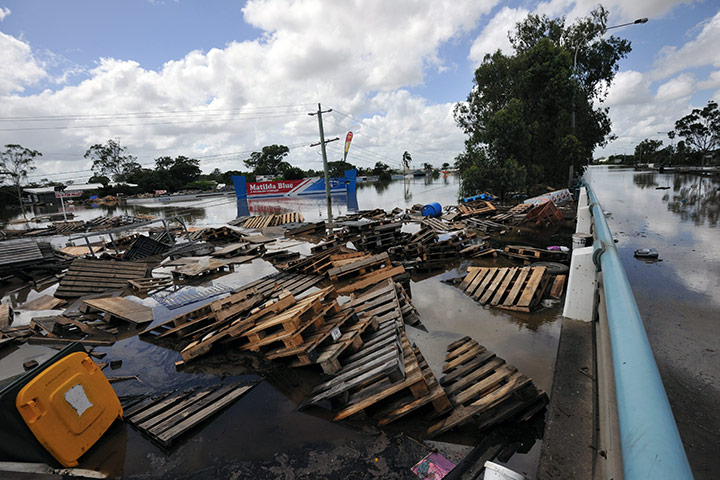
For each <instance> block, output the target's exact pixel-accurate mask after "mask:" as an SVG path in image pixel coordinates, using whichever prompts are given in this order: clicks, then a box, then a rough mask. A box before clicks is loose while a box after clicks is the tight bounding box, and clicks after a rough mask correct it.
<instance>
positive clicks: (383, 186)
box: [373, 181, 392, 194]
mask: <svg viewBox="0 0 720 480" xmlns="http://www.w3.org/2000/svg"><path fill="white" fill-rule="evenodd" d="M391 183H392V181H388V182H374V183H373V187H375V192H376V193H378V194H381V193H383V192H384V191H385V190H387V189H388V188H389V187H390V184H391Z"/></svg>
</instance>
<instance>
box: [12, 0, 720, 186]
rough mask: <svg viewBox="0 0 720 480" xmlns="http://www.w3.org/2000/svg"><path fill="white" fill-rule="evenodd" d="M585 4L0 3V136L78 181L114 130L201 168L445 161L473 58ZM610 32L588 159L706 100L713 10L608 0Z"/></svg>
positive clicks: (655, 0)
mask: <svg viewBox="0 0 720 480" xmlns="http://www.w3.org/2000/svg"><path fill="white" fill-rule="evenodd" d="M597 5H598V3H597V2H596V1H586V0H548V1H546V2H531V1H512V2H502V1H499V0H427V1H422V0H393V1H391V2H389V1H386V0H385V1H383V0H363V1H360V0H355V1H341V2H338V1H329V0H327V1H326V0H249V1H247V2H244V3H243V2H239V1H230V0H203V1H200V0H194V1H191V0H125V1H123V2H117V1H109V0H74V1H70V2H58V1H55V0H15V1H9V0H0V145H5V144H10V143H13V144H21V145H23V146H25V147H29V148H32V149H35V150H38V151H40V152H42V154H43V156H42V157H41V158H40V159H39V160H38V161H37V162H36V163H37V165H38V169H37V170H36V171H35V172H33V173H32V174H31V175H30V177H29V179H30V181H39V180H41V179H43V178H48V179H51V180H56V181H64V180H72V181H74V182H75V183H79V182H82V181H85V180H87V178H88V177H89V171H90V167H91V162H90V161H89V160H87V159H85V158H83V155H84V153H85V152H86V150H87V149H88V148H89V147H90V146H91V145H93V144H96V143H104V142H106V141H107V140H108V139H111V138H112V139H115V140H117V141H119V142H120V144H121V145H123V146H126V147H127V151H128V153H130V154H132V155H135V156H136V157H137V159H138V161H139V162H140V163H141V164H142V165H146V166H152V165H153V164H154V159H155V158H157V157H160V156H166V155H169V156H176V155H186V156H190V157H194V158H197V159H199V160H200V161H201V167H202V169H203V170H204V171H206V172H209V171H211V170H213V169H214V168H220V169H221V170H230V169H238V170H240V169H245V167H244V165H243V162H242V161H243V160H244V159H246V158H248V157H249V154H250V153H251V152H253V151H258V150H260V149H261V148H262V147H263V146H265V145H271V144H282V145H287V146H288V147H290V153H289V155H288V158H287V160H288V161H289V162H290V163H292V164H293V165H296V166H299V167H302V168H304V169H308V168H312V169H315V170H319V169H321V168H322V157H321V155H320V149H319V147H310V144H311V143H315V142H318V140H319V133H318V123H317V117H316V116H309V115H308V113H310V112H314V111H317V108H318V103H320V104H321V105H322V108H323V110H329V109H332V111H331V112H327V113H324V114H323V120H324V130H325V135H326V139H332V138H336V137H339V138H340V141H335V142H332V143H329V144H328V145H327V147H328V157H329V158H328V159H329V160H330V161H333V160H340V159H341V158H342V154H343V143H344V142H343V139H344V137H345V134H346V133H347V132H348V131H353V133H354V138H353V144H352V146H351V148H350V153H349V155H348V161H350V162H352V163H354V164H355V165H357V166H362V167H372V166H373V165H374V164H375V163H376V162H378V161H382V162H385V163H387V164H389V165H391V166H392V167H396V168H397V167H399V166H400V162H401V158H402V154H403V152H404V151H408V152H410V153H411V155H412V158H413V165H415V166H420V165H421V164H422V163H424V162H429V163H431V164H433V165H435V166H440V165H441V164H442V163H444V162H448V163H453V161H454V158H455V157H456V156H457V154H458V153H460V152H461V151H462V150H463V142H464V139H465V136H464V134H463V133H462V131H461V130H460V129H459V128H458V127H457V126H456V124H455V121H454V119H453V114H452V111H453V107H454V105H455V104H456V103H457V102H460V101H463V100H465V99H466V98H467V95H468V93H469V92H470V89H471V88H472V78H473V71H474V69H475V68H476V67H477V66H478V65H479V64H480V63H481V61H482V59H483V57H484V55H485V54H487V53H492V52H494V51H496V50H497V49H501V50H502V51H503V52H505V53H511V49H510V43H509V41H508V39H507V34H508V31H511V30H513V29H514V25H515V24H516V23H517V22H518V21H521V20H523V19H524V18H525V17H526V16H527V14H528V13H536V14H547V15H549V16H551V17H559V16H565V17H566V18H567V19H568V22H572V21H573V19H576V18H578V17H582V16H585V15H587V14H588V13H589V12H590V11H591V10H592V9H593V8H595V7H596V6H597ZM603 5H604V6H605V8H607V9H608V11H609V12H610V21H609V24H610V25H617V24H620V23H625V22H631V21H633V20H635V19H636V18H641V17H647V18H649V21H648V22H647V23H645V24H640V25H631V26H628V27H623V28H618V29H614V30H613V31H612V32H608V33H607V34H606V35H609V34H610V33H612V34H614V35H618V36H622V37H624V38H627V39H629V40H630V41H631V42H632V47H633V50H632V52H631V53H630V54H629V55H628V57H627V58H625V59H623V60H621V62H620V70H619V72H618V74H617V76H616V78H615V81H614V83H613V85H612V86H611V87H610V90H609V94H608V96H607V99H606V101H605V102H604V103H603V106H607V107H609V109H610V117H611V120H612V122H613V134H614V135H615V136H617V139H616V140H614V141H613V142H611V143H609V144H608V146H606V147H604V148H601V149H598V150H597V151H596V152H595V156H596V157H600V156H604V155H609V154H613V153H632V151H633V150H634V146H635V145H636V144H637V143H638V142H640V141H641V140H643V139H644V138H653V139H659V140H663V141H664V142H665V144H667V143H668V142H669V139H668V138H667V135H666V134H664V133H659V132H667V131H668V130H670V129H672V128H673V125H674V122H675V120H677V119H679V118H681V117H682V116H684V115H686V114H688V113H690V111H691V110H692V109H693V108H701V107H703V106H704V105H706V104H707V102H708V100H710V99H715V100H720V3H719V2H717V1H716V0H714V1H709V0H706V1H694V0H683V1H672V0H634V1H632V2H630V1H627V0H606V1H605V2H603Z"/></svg>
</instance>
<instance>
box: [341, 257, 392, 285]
mask: <svg viewBox="0 0 720 480" xmlns="http://www.w3.org/2000/svg"><path fill="white" fill-rule="evenodd" d="M349 261H350V263H347V264H345V265H341V266H339V267H335V268H331V269H330V270H328V272H327V274H328V277H329V278H330V280H331V281H332V282H341V281H344V280H348V279H351V278H354V277H357V276H361V275H365V274H366V273H369V272H372V271H374V270H378V269H380V268H383V267H392V264H391V263H390V257H389V256H388V254H387V252H383V253H380V254H378V255H372V256H369V257H361V258H359V259H350V260H349Z"/></svg>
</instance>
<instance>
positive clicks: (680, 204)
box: [663, 175, 720, 226]
mask: <svg viewBox="0 0 720 480" xmlns="http://www.w3.org/2000/svg"><path fill="white" fill-rule="evenodd" d="M719 189H720V179H716V178H707V177H698V176H695V175H675V178H674V179H673V194H672V196H669V195H668V196H667V197H663V200H664V201H667V202H668V210H670V211H671V212H673V213H676V214H678V215H680V218H681V219H682V220H683V221H688V220H691V221H692V222H693V223H694V224H695V225H702V224H704V223H705V222H707V224H708V225H709V226H715V225H717V224H718V221H720V190H719Z"/></svg>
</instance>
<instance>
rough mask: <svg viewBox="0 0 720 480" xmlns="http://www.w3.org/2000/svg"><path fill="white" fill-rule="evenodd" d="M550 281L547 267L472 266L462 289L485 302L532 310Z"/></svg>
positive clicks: (507, 307) (503, 306)
mask: <svg viewBox="0 0 720 480" xmlns="http://www.w3.org/2000/svg"><path fill="white" fill-rule="evenodd" d="M549 283H550V274H548V272H547V269H546V268H545V267H528V268H497V267H469V268H468V274H467V275H466V276H465V278H464V279H463V281H462V282H461V283H460V285H459V288H460V290H462V291H463V292H465V294H467V295H470V296H471V297H472V298H473V300H476V301H477V302H479V303H480V304H482V305H490V306H493V307H498V308H504V309H507V310H518V311H522V312H529V311H530V310H532V309H533V308H534V307H535V306H537V305H538V304H539V303H540V301H541V300H542V298H543V295H544V294H545V290H546V289H547V286H548V284H549Z"/></svg>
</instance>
